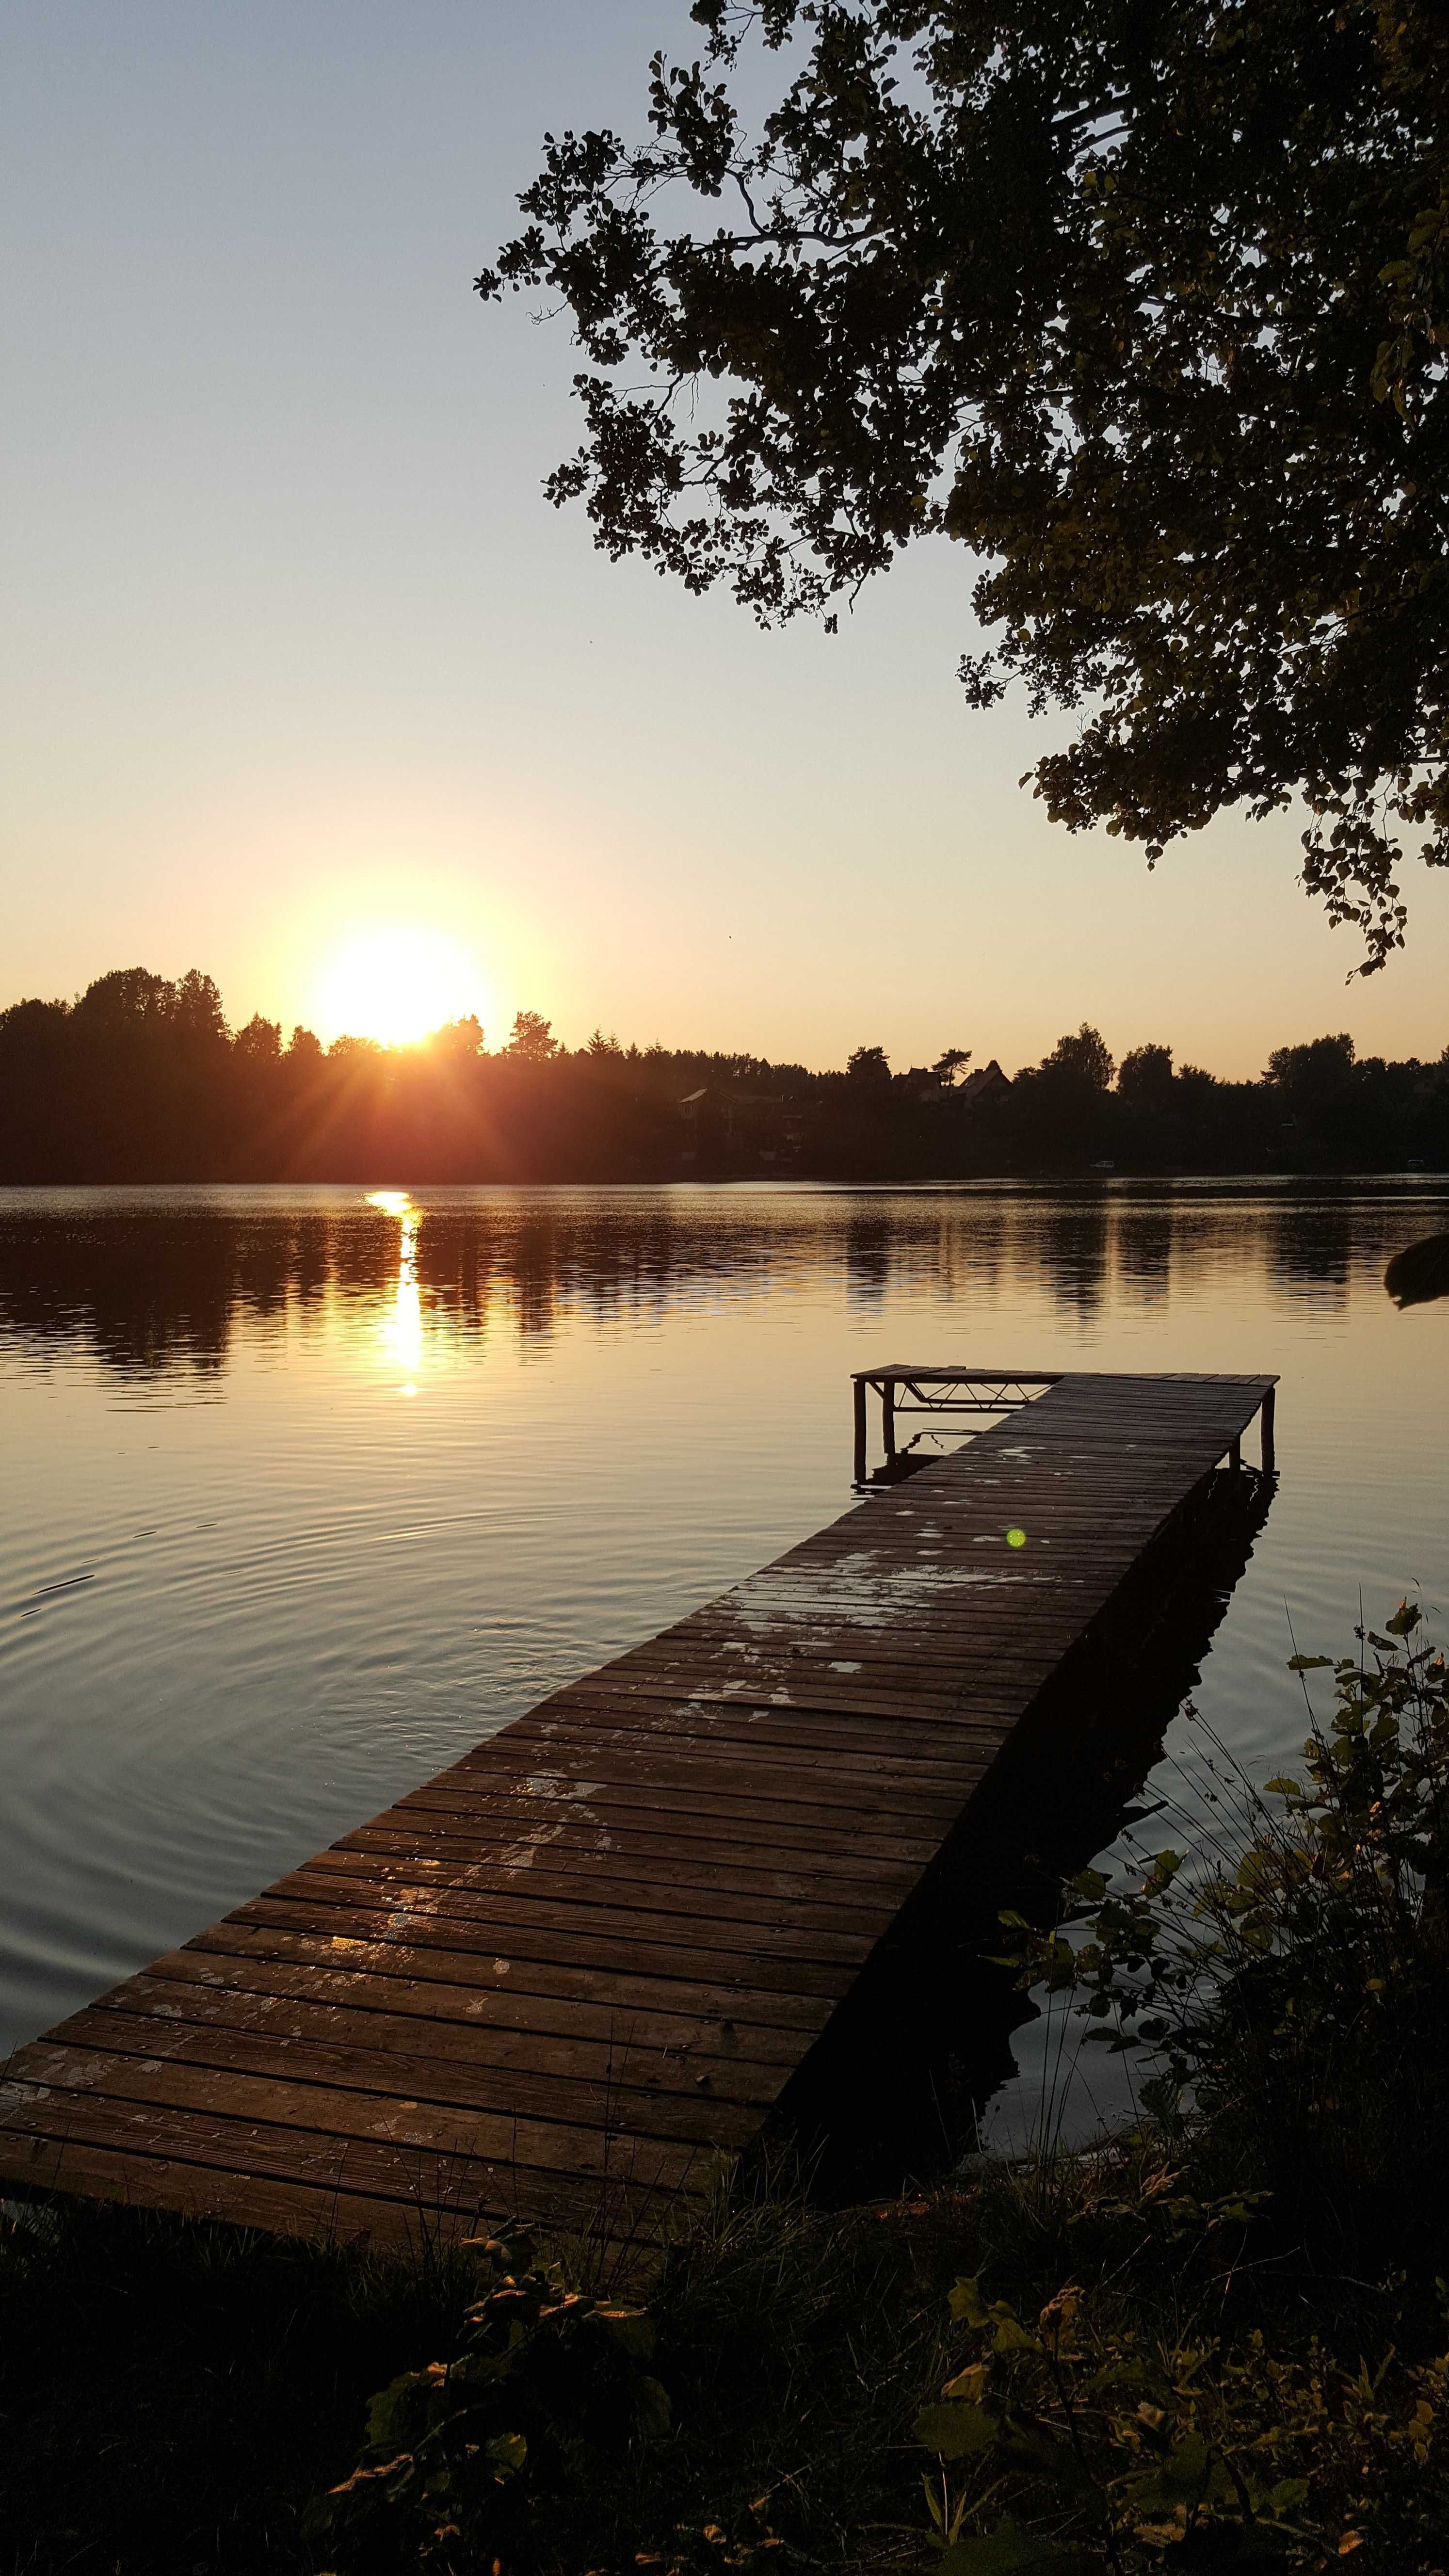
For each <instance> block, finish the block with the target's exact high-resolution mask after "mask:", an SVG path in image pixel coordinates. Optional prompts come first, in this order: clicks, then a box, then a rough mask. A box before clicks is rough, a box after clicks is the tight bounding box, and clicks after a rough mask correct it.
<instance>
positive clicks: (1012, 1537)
mask: <svg viewBox="0 0 1449 2576" xmlns="http://www.w3.org/2000/svg"><path fill="white" fill-rule="evenodd" d="M1006 1544H1007V1546H1008V1547H1025V1545H1026V1532H1025V1530H1017V1529H1011V1530H1008V1531H1007V1533H1006Z"/></svg>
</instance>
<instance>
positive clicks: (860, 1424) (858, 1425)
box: [855, 1377, 865, 1485]
mask: <svg viewBox="0 0 1449 2576" xmlns="http://www.w3.org/2000/svg"><path fill="white" fill-rule="evenodd" d="M855 1482H856V1483H857V1485H863V1484H864V1483H865V1380H864V1378H863V1377H858V1378H857V1379H856V1381H855Z"/></svg>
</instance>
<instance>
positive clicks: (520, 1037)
mask: <svg viewBox="0 0 1449 2576" xmlns="http://www.w3.org/2000/svg"><path fill="white" fill-rule="evenodd" d="M503 1052H504V1054H505V1055H511V1056H516V1057H518V1058H519V1059H520V1060H521V1061H522V1062H523V1063H524V1064H546V1063H547V1062H548V1060H549V1057H550V1056H554V1055H557V1053H558V1040H557V1038H556V1037H555V1036H554V1034H553V1022H552V1021H551V1020H546V1019H545V1018H544V1016H543V1013H542V1012H541V1011H519V1012H518V1013H517V1014H516V1015H515V1018H514V1022H513V1034H512V1036H511V1037H510V1039H509V1041H508V1044H507V1046H506V1047H505V1048H504V1050H503Z"/></svg>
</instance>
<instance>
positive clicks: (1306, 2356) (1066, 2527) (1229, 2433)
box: [916, 2280, 1449, 2576]
mask: <svg viewBox="0 0 1449 2576" xmlns="http://www.w3.org/2000/svg"><path fill="white" fill-rule="evenodd" d="M951 2313H952V2316H953V2318H954V2319H955V2320H956V2321H957V2323H958V2324H959V2325H962V2326H964V2327H965V2329H966V2331H967V2334H968V2336H969V2338H970V2345H969V2358H968V2359H967V2360H966V2362H965V2365H964V2367H963V2368H961V2369H960V2370H958V2371H957V2372H955V2374H954V2375H953V2376H952V2377H951V2378H950V2379H948V2380H947V2382H946V2384H945V2386H944V2388H943V2389H942V2391H941V2395H940V2399H939V2401H938V2402H937V2403H936V2404H934V2405H931V2406H927V2407H926V2408H925V2409H924V2410H923V2411H922V2413H921V2415H920V2416H919V2417H918V2419H917V2423H916V2438H917V2440H918V2441H919V2442H920V2443H921V2444H922V2445H923V2447H924V2448H926V2449H927V2450H931V2451H934V2452H935V2454H936V2456H937V2460H938V2462H939V2469H938V2473H937V2475H936V2476H935V2477H928V2478H927V2480H926V2500H927V2504H928V2506H929V2509H930V2514H931V2522H932V2532H933V2537H934V2540H935V2543H936V2548H937V2552H938V2558H937V2564H938V2565H939V2567H940V2568H941V2570H942V2576H1016V2571H1018V2570H1020V2571H1022V2576H1026V2571H1028V2570H1030V2571H1031V2576H1077V2571H1081V2576H1086V2571H1088V2570H1097V2569H1102V2570H1111V2571H1113V2576H1138V2571H1143V2576H1145V2571H1148V2570H1152V2571H1155V2576H1179V2571H1180V2576H1189V2571H1191V2576H1250V2571H1257V2570H1260V2569H1261V2570H1264V2571H1267V2570H1270V2569H1282V2570H1285V2571H1286V2570H1289V2569H1309V2568H1315V2569H1319V2568H1323V2567H1325V2566H1326V2565H1327V2564H1329V2563H1330V2561H1335V2560H1338V2559H1347V2560H1351V2561H1352V2563H1353V2565H1354V2566H1355V2567H1356V2568H1358V2569H1361V2570H1362V2571H1363V2576H1370V2571H1382V2576H1431V2571H1435V2572H1436V2576H1442V2571H1443V2567H1444V2535H1445V2533H1446V2531H1449V2356H1446V2357H1443V2358H1439V2359H1435V2360H1433V2361H1430V2362H1427V2363H1424V2364H1422V2365H1420V2366H1418V2367H1416V2368H1404V2367H1400V2366H1398V2365H1396V2363H1395V2362H1394V2361H1393V2359H1392V2357H1390V2359H1388V2360H1387V2361H1385V2362H1384V2364H1383V2365H1382V2366H1381V2367H1380V2368H1379V2369H1378V2370H1377V2371H1375V2372H1373V2373H1370V2371H1369V2370H1368V2369H1367V2368H1366V2367H1365V2366H1363V2365H1362V2364H1360V2365H1359V2366H1358V2367H1357V2368H1355V2369H1347V2368H1345V2367H1343V2366H1342V2365H1341V2364H1340V2363H1339V2362H1338V2361H1336V2360H1335V2359H1334V2358H1333V2357H1332V2356H1331V2355H1330V2354H1328V2353H1326V2352H1324V2351H1323V2349H1322V2348H1321V2346H1320V2345H1319V2344H1318V2343H1317V2342H1316V2341H1314V2342H1312V2343H1310V2344H1309V2346H1308V2348H1307V2350H1306V2351H1305V2352H1304V2353H1303V2354H1302V2355H1298V2356H1284V2355H1281V2354H1277V2353H1274V2352H1273V2351H1271V2350H1270V2349H1269V2347H1268V2345H1267V2342H1266V2340H1265V2338H1264V2336H1263V2334H1262V2332H1261V2331H1259V2330H1255V2331H1253V2332H1252V2333H1250V2334H1248V2335H1246V2336H1245V2337H1243V2338H1242V2340H1241V2341H1240V2342H1239V2343H1237V2344H1236V2345H1225V2344H1224V2343H1222V2342H1221V2341H1219V2340H1218V2339H1216V2338H1213V2337H1211V2336H1204V2335H1200V2334H1196V2333H1191V2332H1189V2333H1186V2334H1179V2335H1177V2336H1175V2337H1170V2338H1163V2337H1161V2336H1157V2335H1154V2334H1152V2333H1151V2332H1150V2331H1145V2330H1144V2329H1143V2327H1142V2326H1141V2324H1140V2323H1135V2322H1133V2321H1132V2320H1131V2316H1130V2311H1129V2312H1128V2313H1127V2314H1126V2315H1125V2316H1124V2312H1123V2309H1122V2303H1121V2302H1120V2300H1119V2299H1116V2298H1114V2297H1112V2295H1111V2294H1110V2292H1100V2291H1099V2292H1098V2294H1097V2295H1096V2296H1095V2297H1093V2296H1090V2295H1086V2294H1084V2293H1083V2291H1082V2290H1081V2288H1080V2287H1078V2285H1076V2284H1075V2283H1068V2284H1066V2285H1064V2286H1063V2287H1062V2288H1061V2289H1060V2290H1059V2291H1058V2292H1057V2294H1056V2296H1055V2297H1054V2298H1053V2299H1051V2300H1050V2301H1048V2303H1047V2305H1046V2306H1045V2307H1044V2308H1043V2309H1042V2310H1041V2311H1040V2313H1039V2314H1038V2315H1036V2316H1035V2317H1028V2318H1023V2317H1022V2316H1021V2315H1020V2314H1019V2313H1018V2311H1017V2309H1016V2308H1015V2307H1014V2306H1013V2305H1012V2304H1011V2303H1010V2301H1008V2300H1005V2299H997V2300H994V2301H992V2302H991V2303H990V2305H988V2304H987V2303H986V2302H985V2300H984V2299H983V2298H982V2295H981V2290H980V2285H979V2283H978V2282H977V2281H974V2280H966V2281H961V2282H958V2283H957V2286H956V2288H955V2289H954V2290H953V2292H952V2294H951ZM1360 2553H1362V2554H1361V2555H1360Z"/></svg>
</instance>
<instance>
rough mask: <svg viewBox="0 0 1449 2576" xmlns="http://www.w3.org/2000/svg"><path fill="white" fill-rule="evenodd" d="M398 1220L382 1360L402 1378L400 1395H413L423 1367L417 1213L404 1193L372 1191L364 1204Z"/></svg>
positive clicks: (384, 1327) (383, 1328)
mask: <svg viewBox="0 0 1449 2576" xmlns="http://www.w3.org/2000/svg"><path fill="white" fill-rule="evenodd" d="M367 1204H368V1206H369V1207H375V1208H380V1209H381V1210H382V1211H383V1214H384V1215H385V1216H395V1217H396V1218H397V1220H398V1247H397V1284H396V1287H395V1288H394V1290H393V1300H392V1304H391V1305H390V1306H389V1307H388V1308H387V1309H386V1311H385V1313H384V1315H383V1319H382V1329H381V1333H380V1336H379V1338H380V1342H381V1349H382V1360H383V1365H384V1367H385V1368H387V1369H388V1370H389V1372H391V1371H392V1370H393V1369H397V1370H398V1371H399V1372H400V1373H401V1376H402V1379H403V1384H402V1387H401V1389H400V1392H401V1393H402V1394H403V1395H416V1394H417V1391H418V1388H417V1381H418V1376H419V1373H420V1372H421V1369H422V1365H423V1300H422V1292H421V1290H420V1288H419V1286H418V1223H419V1218H418V1211H417V1209H416V1208H415V1207H414V1205H413V1203H412V1200H411V1199H410V1198H409V1197H408V1194H407V1192H406V1190H374V1191H373V1192H372V1194H371V1196H370V1198H369V1199H368V1202H367Z"/></svg>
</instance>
